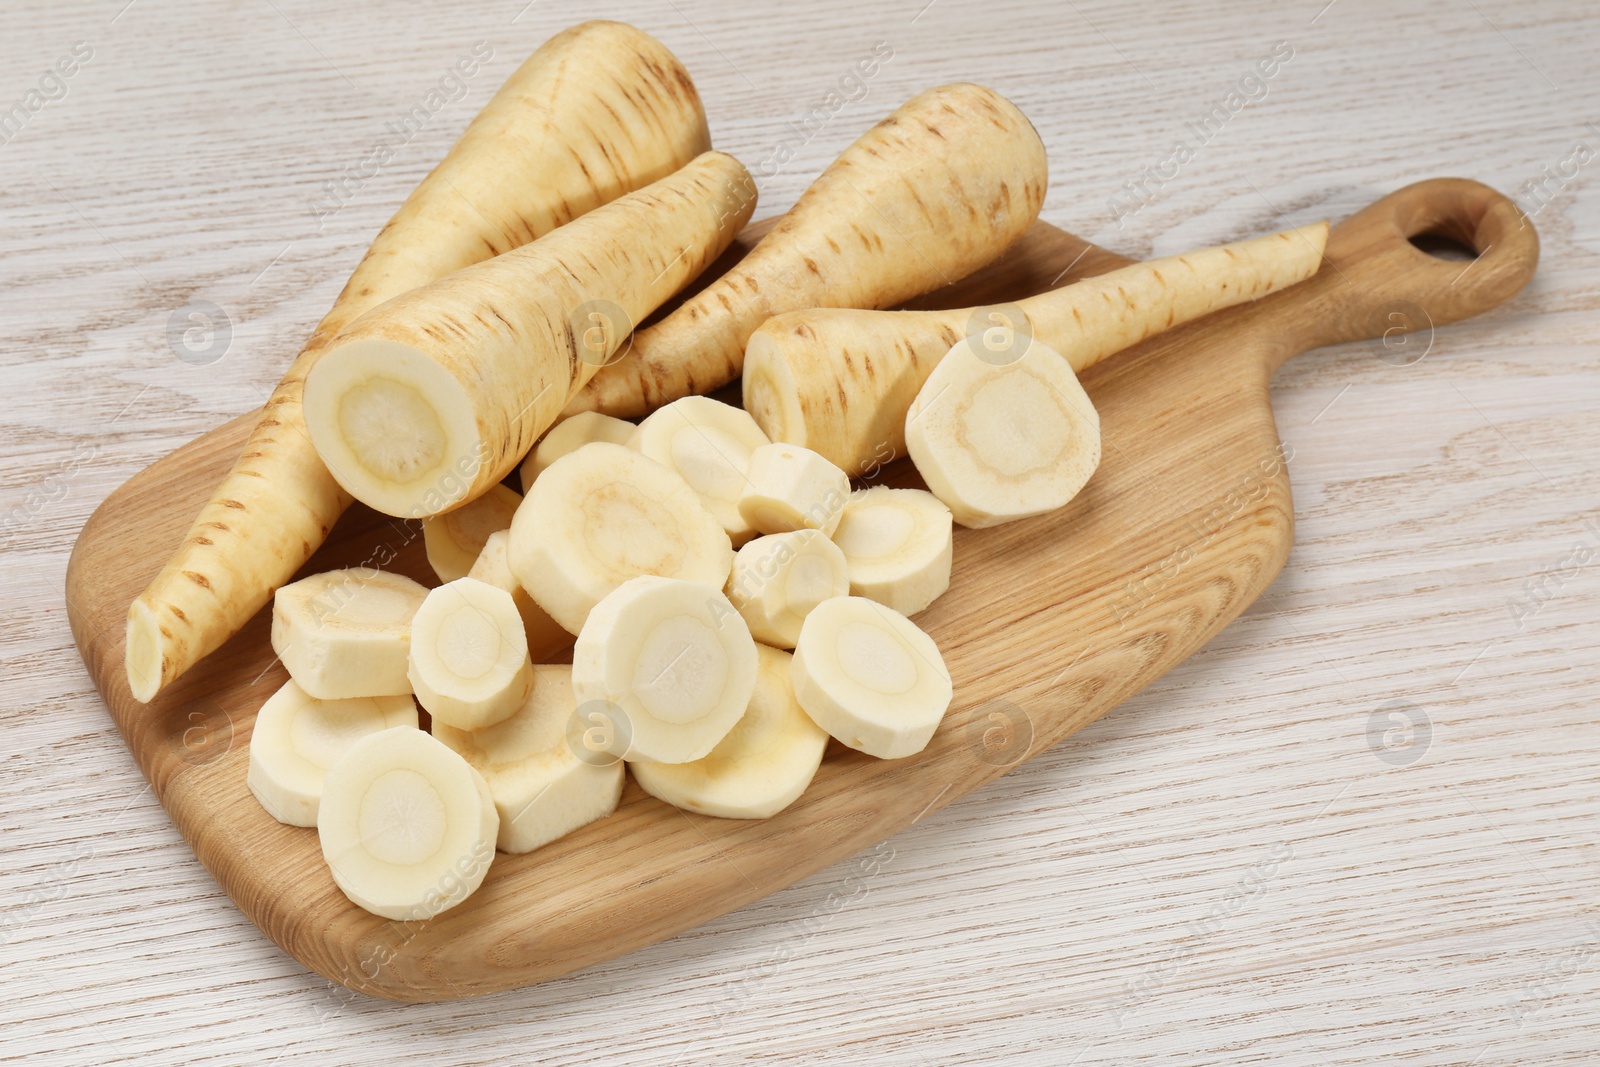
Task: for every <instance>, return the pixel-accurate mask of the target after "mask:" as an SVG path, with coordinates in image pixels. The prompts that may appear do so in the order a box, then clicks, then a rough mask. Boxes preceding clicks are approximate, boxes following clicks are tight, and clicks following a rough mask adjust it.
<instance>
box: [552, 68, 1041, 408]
mask: <svg viewBox="0 0 1600 1067" xmlns="http://www.w3.org/2000/svg"><path fill="white" fill-rule="evenodd" d="M1046 179H1047V166H1046V159H1045V151H1044V145H1042V144H1041V143H1040V142H1039V135H1038V134H1037V133H1036V132H1035V131H1034V129H1033V127H1032V125H1030V124H1029V122H1028V120H1027V118H1026V117H1024V116H1023V114H1022V112H1020V111H1018V110H1017V109H1016V108H1015V107H1014V106H1012V104H1011V103H1010V102H1009V101H1007V100H1006V99H1005V98H1004V97H1002V96H1001V95H1000V94H999V93H996V92H995V91H994V90H992V89H986V88H983V87H982V86H978V85H965V84H958V85H945V86H941V87H939V88H936V89H929V90H928V91H926V92H924V93H920V94H918V95H917V96H915V97H912V98H911V100H909V101H908V102H907V103H905V104H904V105H902V106H901V107H900V108H899V109H897V110H896V111H895V112H894V113H892V114H891V115H889V117H888V118H886V119H884V120H883V121H882V122H880V123H878V125H876V126H874V127H873V128H872V129H870V130H868V131H867V132H866V133H865V134H863V135H862V136H861V137H860V138H859V139H858V140H857V141H856V142H855V143H854V144H852V145H851V146H850V147H849V148H847V149H845V151H844V153H843V154H842V155H840V156H839V158H838V159H837V160H835V161H834V163H833V164H832V165H831V166H829V167H828V169H827V170H825V171H823V172H822V174H821V176H819V177H818V178H817V180H816V181H815V182H813V183H812V184H811V187H810V188H809V189H807V190H806V191H805V193H804V194H803V195H802V196H801V197H800V199H799V201H797V202H796V203H795V205H794V207H793V208H791V209H790V210H789V212H788V213H787V214H786V215H784V216H783V218H782V219H781V220H780V221H779V222H778V224H777V225H776V226H774V227H773V229H772V230H771V232H769V233H768V234H767V235H766V236H765V237H763V238H762V239H761V241H760V243H758V244H757V245H756V246H755V248H754V249H752V250H751V252H750V254H749V255H748V256H746V257H745V258H744V259H743V261H741V262H740V263H739V264H738V265H737V266H736V267H734V268H733V269H732V270H730V271H729V272H728V273H727V274H726V275H724V276H723V277H721V278H719V279H717V280H716V281H715V282H713V283H712V284H711V285H709V286H708V287H706V289H704V290H703V291H702V292H700V293H698V294H696V295H695V296H693V297H691V298H690V299H689V300H687V301H685V302H684V303H683V304H682V306H680V307H679V308H677V309H676V310H675V311H673V312H672V314H670V315H668V316H667V317H666V318H664V319H662V320H661V321H660V322H659V323H657V324H655V325H654V326H651V327H649V328H647V329H644V330H641V331H639V333H638V334H637V335H636V336H635V337H634V341H633V346H632V347H631V348H630V349H629V351H628V353H627V355H625V356H623V357H622V358H621V359H619V360H617V362H616V363H615V364H613V365H612V366H609V367H607V368H606V369H604V370H602V371H601V372H600V373H599V374H597V375H596V376H595V378H594V381H592V382H590V383H589V384H588V385H587V386H586V387H585V388H584V389H583V390H582V392H580V393H579V394H578V396H577V397H576V398H574V399H573V401H572V403H571V404H570V405H568V411H571V412H576V411H589V410H593V411H603V412H605V413H606V414H608V415H617V416H633V415H641V414H643V413H645V412H646V411H649V410H651V409H652V408H656V407H660V406H661V405H662V404H666V403H669V402H670V401H673V400H676V399H678V398H679V397H681V396H688V395H690V394H692V393H705V392H709V391H711V390H712V389H715V388H716V387H718V386H720V385H723V384H725V383H727V382H730V381H732V380H733V379H734V378H736V377H738V375H739V368H740V367H741V365H742V364H743V361H744V353H745V342H746V341H748V340H749V338H750V335H751V333H752V332H753V331H754V330H755V328H756V327H757V326H759V325H761V323H762V322H763V321H765V320H766V319H768V318H770V317H771V316H773V315H777V314H780V313H782V312H785V311H794V310H797V309H800V308H814V307H861V308H882V307H890V306H892V305H894V304H897V303H899V302H901V301H903V300H907V299H909V298H911V297H913V296H916V295H918V294H920V293H924V292H927V291H929V290H932V289H937V288H939V287H940V286H942V285H947V284H949V283H950V282H953V281H955V280H956V279H958V278H960V277H962V276H963V275H965V274H968V273H970V272H971V271H973V270H976V269H977V268H978V267H981V266H983V265H984V264H985V263H987V262H989V261H990V260H991V259H993V258H995V256H997V255H999V254H1000V252H1002V251H1003V250H1004V249H1005V248H1006V246H1008V245H1009V244H1011V242H1012V241H1014V240H1016V239H1017V238H1018V237H1020V236H1021V235H1022V234H1023V232H1024V231H1026V230H1027V228H1028V227H1029V226H1030V225H1031V224H1032V223H1033V221H1034V218H1035V217H1036V216H1037V215H1038V214H1039V207H1040V205H1041V204H1042V203H1043V202H1044V193H1045V185H1046ZM945 347H946V348H948V347H949V344H946V345H945Z"/></svg>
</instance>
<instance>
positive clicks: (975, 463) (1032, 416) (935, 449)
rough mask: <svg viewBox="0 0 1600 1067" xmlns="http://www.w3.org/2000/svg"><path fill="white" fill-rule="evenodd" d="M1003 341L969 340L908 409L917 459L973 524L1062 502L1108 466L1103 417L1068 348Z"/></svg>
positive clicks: (943, 496)
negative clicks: (1001, 344) (990, 345)
mask: <svg viewBox="0 0 1600 1067" xmlns="http://www.w3.org/2000/svg"><path fill="white" fill-rule="evenodd" d="M1003 350H1004V351H1006V352H1007V353H1008V355H1007V358H1006V359H1005V360H1003V361H995V362H991V361H990V358H992V357H990V358H985V357H986V356H987V354H988V352H987V350H980V349H979V348H975V347H974V346H973V343H972V339H971V338H967V339H966V340H963V341H961V342H960V343H959V344H957V345H956V346H955V347H954V348H952V349H950V352H949V354H947V355H946V356H945V357H944V359H942V360H940V361H939V365H938V366H936V367H934V369H933V373H932V374H930V375H928V380H927V381H926V382H925V383H923V386H922V389H921V390H920V391H919V392H918V393H917V398H916V400H915V401H913V403H912V405H911V412H910V414H908V415H907V416H906V449H907V451H909V452H910V453H911V459H912V462H914V463H915V464H916V465H917V470H918V471H919V472H920V473H921V474H922V478H923V480H924V481H926V482H927V483H928V488H929V489H931V490H933V494H934V495H935V496H937V497H938V498H939V499H940V500H942V501H944V502H945V503H946V504H947V505H949V507H950V511H951V513H952V514H954V516H955V520H956V521H957V522H959V523H960V524H961V525H963V526H968V527H974V528H982V527H986V526H997V525H999V524H1000V523H1003V522H1011V521H1013V520H1015V519H1025V518H1028V517H1030V516H1033V515H1042V514H1044V513H1045V512H1047V511H1054V510H1055V509H1056V508H1059V507H1061V506H1063V505H1064V504H1066V503H1067V502H1068V501H1069V500H1071V499H1072V498H1073V497H1074V496H1076V495H1077V494H1078V490H1080V489H1082V488H1083V486H1084V484H1085V483H1086V482H1088V480H1089V476H1090V475H1092V474H1093V473H1094V470H1095V468H1096V467H1097V466H1099V465H1100V416H1099V414H1098V413H1097V412H1096V411H1095V409H1094V405H1093V404H1092V403H1090V402H1089V395H1088V394H1087V393H1085V392H1084V391H1083V386H1081V385H1079V384H1078V376H1077V375H1076V374H1074V373H1073V372H1072V366H1071V364H1069V363H1068V362H1067V360H1066V357H1065V356H1063V355H1062V354H1061V353H1059V352H1057V351H1056V350H1055V349H1053V348H1050V347H1049V346H1047V345H1045V344H1044V343H1043V342H1041V341H1039V340H1038V339H1037V338H1035V339H1033V340H1032V341H1031V343H1030V341H1029V340H1028V339H1027V338H1019V339H1018V344H1017V345H1016V346H1014V347H1012V348H1006V349H1003ZM1018 350H1021V355H1020V356H1013V355H1012V354H1013V353H1015V352H1016V351H1018Z"/></svg>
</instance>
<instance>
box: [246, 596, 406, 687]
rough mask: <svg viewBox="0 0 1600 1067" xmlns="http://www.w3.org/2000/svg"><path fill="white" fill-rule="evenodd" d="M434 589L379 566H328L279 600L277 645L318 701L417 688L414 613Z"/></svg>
mask: <svg viewBox="0 0 1600 1067" xmlns="http://www.w3.org/2000/svg"><path fill="white" fill-rule="evenodd" d="M427 595H428V590H427V589H426V588H425V587H424V586H422V585H419V584H417V583H416V582H413V581H412V580H411V579H410V578H407V577H406V576H405V575H403V574H391V573H389V572H387V571H380V570H375V569H371V568H359V567H358V568H352V569H349V570H339V571H323V572H322V573H321V574H313V575H311V576H310V577H308V578H302V579H300V580H299V581H298V582H294V583H291V584H289V585H286V586H283V587H281V588H280V589H279V590H278V592H277V593H276V594H275V595H274V596H273V600H272V651H273V652H275V653H277V655H278V658H279V659H280V660H282V661H283V665H284V667H285V668H287V669H288V671H289V677H291V678H293V679H294V680H295V682H296V683H297V684H298V685H299V686H300V688H301V689H304V690H305V691H306V693H307V694H308V695H310V696H313V697H316V698H317V699H318V700H342V699H345V698H347V697H379V696H396V695H399V694H403V693H409V692H411V682H410V680H409V679H408V678H407V677H406V661H407V658H408V657H409V655H410V650H411V618H412V616H413V615H415V614H416V613H417V609H418V608H420V607H421V606H422V602H423V600H424V599H425V598H426V597H427Z"/></svg>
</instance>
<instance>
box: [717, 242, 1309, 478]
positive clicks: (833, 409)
mask: <svg viewBox="0 0 1600 1067" xmlns="http://www.w3.org/2000/svg"><path fill="white" fill-rule="evenodd" d="M1327 236H1328V225H1327V223H1325V222H1319V223H1317V224H1315V225H1312V226H1303V227H1301V228H1299V229H1297V230H1288V231H1285V232H1283V233H1276V234H1271V235H1269V236H1266V237H1259V238H1255V239H1254V240H1249V241H1241V242H1239V243H1237V244H1231V245H1221V246H1219V247H1216V248H1208V249H1204V250H1201V251H1198V252H1189V253H1186V254H1184V255H1181V256H1169V257H1166V258H1164V259H1156V260H1151V261H1149V262H1146V263H1135V264H1133V265H1131V266H1127V267H1123V268H1121V269H1120V270H1115V271H1112V272H1110V273H1108V274H1102V275H1100V276H1098V277H1095V278H1088V279H1085V280H1084V281H1081V282H1077V283H1075V284H1073V285H1069V286H1065V287H1063V288H1061V289H1057V290H1054V291H1052V292H1048V293H1042V294H1040V295H1039V296H1034V297H1029V298H1028V299H1025V300H1021V301H1018V302H1017V304H1016V305H1014V306H1015V307H1016V308H1020V309H1021V311H1022V313H1023V317H1024V318H1025V320H1026V327H1027V330H1028V331H1031V335H1032V336H1033V337H1034V338H1037V339H1038V340H1040V341H1043V342H1044V343H1045V344H1046V345H1048V346H1049V347H1051V348H1054V349H1056V350H1057V351H1059V352H1061V353H1062V354H1064V355H1065V356H1066V357H1067V359H1068V361H1069V362H1070V363H1071V365H1072V370H1073V371H1074V372H1077V373H1082V372H1083V371H1084V370H1085V369H1086V368H1088V367H1091V366H1093V365H1094V364H1095V363H1097V362H1099V361H1100V360H1101V359H1103V358H1105V357H1106V356H1109V355H1111V354H1112V353H1114V352H1120V351H1121V350H1122V349H1124V348H1127V347H1129V346H1130V345H1133V344H1136V343H1138V342H1139V341H1142V340H1144V339H1145V338H1147V337H1150V336H1152V335H1154V334H1157V333H1160V332H1161V331H1163V330H1166V329H1170V328H1172V327H1174V326H1178V325H1181V324H1183V323H1185V322H1188V321H1190V320H1192V319H1196V318H1199V317H1200V316H1202V315H1207V314H1210V313H1211V312H1213V311H1218V310H1221V309H1222V308H1226V307H1232V306H1233V305H1235V304H1241V303H1245V302H1247V301H1250V300H1255V299H1257V298H1258V297H1262V296H1265V295H1267V294H1268V293H1272V292H1276V291H1277V290H1279V289H1283V288H1286V287H1287V286H1290V285H1294V284H1295V283H1296V282H1300V281H1304V280H1305V279H1306V278H1309V277H1310V276H1311V275H1313V274H1315V273H1316V271H1317V268H1318V267H1319V266H1320V264H1321V262H1322V250H1323V248H1324V246H1325V245H1326V243H1327ZM990 310H991V309H984V308H963V309H959V310H955V311H894V312H881V311H853V310H843V309H816V310H812V311H803V312H796V313H793V314H787V315H780V316H777V317H775V318H773V319H771V320H769V321H768V322H766V323H765V324H764V325H763V326H762V327H761V328H760V329H759V330H757V331H756V332H755V333H754V334H753V335H752V336H751V338H750V344H749V347H748V348H747V349H746V363H745V373H744V383H743V388H744V406H745V409H746V410H747V411H749V412H750V414H751V415H752V416H754V417H755V420H756V422H757V423H758V424H759V425H760V426H761V428H762V429H763V430H765V431H766V433H767V436H768V437H770V438H772V439H773V440H774V441H787V442H789V443H791V444H796V445H804V446H805V447H806V448H809V449H812V450H813V451H816V452H819V453H821V454H822V455H823V456H826V457H827V458H828V459H829V460H831V461H833V462H834V463H836V464H838V465H839V466H840V467H842V468H844V469H845V470H846V471H848V472H850V473H851V474H853V475H860V474H863V473H865V472H866V471H867V470H869V469H871V468H873V467H875V466H879V465H881V464H883V463H884V462H886V461H887V460H888V459H889V458H891V457H892V456H894V455H897V454H903V453H904V452H905V419H906V412H907V411H908V410H909V409H910V407H911V401H912V399H913V398H914V397H915V396H916V395H917V390H918V389H920V388H921V387H922V384H923V383H924V382H925V381H927V380H928V376H929V374H931V373H932V372H933V368H934V367H935V366H936V365H937V364H938V362H939V360H940V359H941V358H943V357H944V354H945V353H946V352H948V351H950V348H951V347H952V346H953V345H955V344H956V343H957V342H959V341H961V340H962V338H963V337H964V336H965V335H966V332H967V330H968V329H969V327H970V326H971V324H973V323H974V321H977V322H979V323H983V324H985V325H986V326H989V327H991V328H993V329H996V330H999V329H1001V327H1000V326H999V322H1000V321H1002V316H999V315H994V316H993V317H992V318H991V317H990V316H989V314H987V312H989V311H990ZM988 332H989V330H988V329H985V330H984V331H982V332H981V333H980V337H981V336H983V334H986V333H988ZM1024 332H1027V331H1024ZM1019 339H1020V340H1024V341H1025V340H1026V337H1025V336H1024V337H1021V338H1019ZM1025 348H1026V345H1025V344H1023V345H1021V346H1020V347H1017V346H1013V345H1010V343H1009V342H1005V343H1001V344H1000V345H999V346H998V348H997V350H996V351H995V352H992V353H990V355H989V358H990V359H991V361H993V362H996V363H1003V362H1006V361H1008V360H1009V359H1011V358H1013V356H1014V355H1020V354H1021V350H1022V349H1025Z"/></svg>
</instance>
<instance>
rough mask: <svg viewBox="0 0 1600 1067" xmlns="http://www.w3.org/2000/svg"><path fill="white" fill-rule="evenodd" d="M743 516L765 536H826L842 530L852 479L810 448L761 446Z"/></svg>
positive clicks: (744, 498) (752, 464)
mask: <svg viewBox="0 0 1600 1067" xmlns="http://www.w3.org/2000/svg"><path fill="white" fill-rule="evenodd" d="M745 482H746V484H745V487H744V492H743V494H741V495H740V497H739V514H741V515H743V516H744V518H745V521H746V522H748V523H749V524H750V525H751V526H753V527H754V528H755V529H757V530H759V531H761V532H762V533H788V532H789V531H790V530H804V529H812V530H821V531H822V532H823V534H824V536H826V535H828V534H831V533H833V530H834V527H836V526H838V525H839V514H840V512H842V511H843V510H844V504H845V501H846V500H847V499H848V498H849V496H850V478H849V476H847V475H846V474H845V472H844V471H842V470H840V469H839V468H838V467H835V466H834V465H833V464H832V463H829V462H828V461H827V460H825V459H823V458H822V457H821V456H819V455H817V454H816V453H815V452H813V451H811V450H810V449H809V448H801V447H800V446H799V445H788V444H770V445H762V446H761V447H760V448H758V449H756V450H755V451H754V452H752V453H751V454H750V468H749V471H748V473H747V474H746V479H745Z"/></svg>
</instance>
